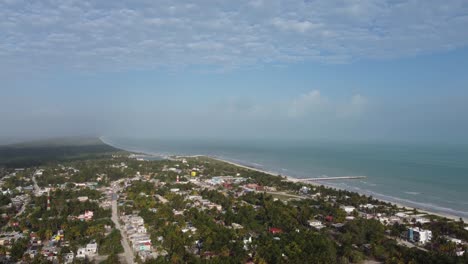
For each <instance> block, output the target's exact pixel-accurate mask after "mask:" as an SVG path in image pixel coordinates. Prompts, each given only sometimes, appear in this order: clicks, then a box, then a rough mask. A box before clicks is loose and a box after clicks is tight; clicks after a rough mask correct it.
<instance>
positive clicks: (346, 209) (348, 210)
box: [341, 206, 356, 214]
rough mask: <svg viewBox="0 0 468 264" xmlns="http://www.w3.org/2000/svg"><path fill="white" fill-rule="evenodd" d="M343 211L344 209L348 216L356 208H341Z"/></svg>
mask: <svg viewBox="0 0 468 264" xmlns="http://www.w3.org/2000/svg"><path fill="white" fill-rule="evenodd" d="M341 209H343V210H344V211H345V212H346V213H347V214H350V213H352V212H354V210H356V208H354V206H341Z"/></svg>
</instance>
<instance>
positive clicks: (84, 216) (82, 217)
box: [78, 211, 94, 221]
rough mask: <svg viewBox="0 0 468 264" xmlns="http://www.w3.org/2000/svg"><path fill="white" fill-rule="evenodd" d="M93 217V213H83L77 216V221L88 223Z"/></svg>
mask: <svg viewBox="0 0 468 264" xmlns="http://www.w3.org/2000/svg"><path fill="white" fill-rule="evenodd" d="M93 216H94V213H93V211H85V213H84V214H80V215H79V216H78V220H81V221H90V220H92V219H93Z"/></svg>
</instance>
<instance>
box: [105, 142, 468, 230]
mask: <svg viewBox="0 0 468 264" xmlns="http://www.w3.org/2000/svg"><path fill="white" fill-rule="evenodd" d="M99 139H100V140H101V141H102V142H103V143H104V144H107V145H109V146H112V147H114V148H119V149H122V150H125V151H130V152H133V153H136V154H140V153H142V154H145V155H149V156H157V157H162V158H165V159H170V157H171V156H175V157H178V158H184V157H185V158H190V157H192V158H194V157H206V158H210V159H213V160H217V161H220V162H225V163H228V164H231V165H233V166H237V167H240V168H244V169H248V170H254V171H258V172H262V173H265V174H268V175H272V176H278V175H281V176H282V177H285V179H286V180H287V181H290V182H295V183H297V182H300V181H299V180H298V179H297V178H295V177H292V176H289V175H284V174H279V173H275V172H272V171H268V170H264V169H259V168H256V167H253V166H249V165H244V164H240V163H238V162H234V161H230V160H226V159H223V158H220V157H216V156H209V155H177V154H174V155H167V154H158V153H150V152H144V151H140V150H126V149H124V148H123V147H120V146H116V145H114V144H112V143H109V142H107V141H106V140H105V139H103V137H100V138H99ZM304 184H310V185H316V186H319V185H323V186H326V187H328V188H332V189H339V190H346V191H350V192H354V193H359V194H360V195H365V196H370V195H369V194H366V193H364V192H359V191H356V190H347V189H345V188H340V187H337V186H334V185H328V184H326V183H323V182H312V181H311V182H307V183H304ZM374 199H377V200H380V201H383V202H386V203H390V204H394V205H396V206H398V207H399V208H406V209H407V210H413V209H416V210H418V211H419V212H421V213H426V214H431V215H435V216H439V217H445V218H448V219H451V220H454V221H458V220H459V219H460V218H462V219H463V221H465V222H468V217H460V216H456V215H452V214H449V213H444V212H438V211H436V210H430V209H421V208H419V207H417V206H411V205H405V204H404V203H402V202H396V201H393V200H391V199H384V198H380V197H375V196H374Z"/></svg>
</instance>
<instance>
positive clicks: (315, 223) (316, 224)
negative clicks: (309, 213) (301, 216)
mask: <svg viewBox="0 0 468 264" xmlns="http://www.w3.org/2000/svg"><path fill="white" fill-rule="evenodd" d="M309 226H310V227H313V228H316V229H322V228H324V227H325V226H324V225H323V224H322V222H320V221H317V220H309Z"/></svg>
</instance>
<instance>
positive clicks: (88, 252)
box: [76, 242, 98, 258]
mask: <svg viewBox="0 0 468 264" xmlns="http://www.w3.org/2000/svg"><path fill="white" fill-rule="evenodd" d="M97 250H98V245H97V243H96V242H92V243H89V244H87V245H86V247H83V248H79V249H78V251H77V252H76V258H86V257H92V256H94V255H95V254H96V253H97Z"/></svg>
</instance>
